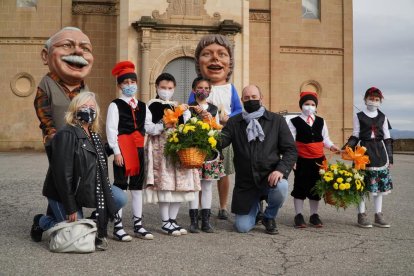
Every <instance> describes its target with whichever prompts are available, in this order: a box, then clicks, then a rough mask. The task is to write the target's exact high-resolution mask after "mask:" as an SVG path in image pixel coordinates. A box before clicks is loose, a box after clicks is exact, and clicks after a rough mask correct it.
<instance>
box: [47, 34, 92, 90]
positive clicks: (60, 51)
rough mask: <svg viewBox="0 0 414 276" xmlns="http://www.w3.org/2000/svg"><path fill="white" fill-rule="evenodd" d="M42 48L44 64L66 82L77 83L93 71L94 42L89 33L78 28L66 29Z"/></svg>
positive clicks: (69, 83)
mask: <svg viewBox="0 0 414 276" xmlns="http://www.w3.org/2000/svg"><path fill="white" fill-rule="evenodd" d="M49 42H50V43H49V45H48V48H44V49H43V50H42V53H41V55H42V59H43V61H44V64H47V65H48V66H49V70H50V72H52V73H54V74H56V75H57V76H58V77H59V78H60V79H61V80H62V81H63V82H64V83H66V84H68V85H77V84H79V83H80V82H81V81H82V80H84V79H85V77H86V76H87V75H88V74H89V73H90V72H91V69H92V65H93V61H94V59H93V55H92V44H91V42H90V40H89V38H88V36H87V35H85V34H84V33H82V31H80V30H78V29H64V30H61V31H59V32H58V33H56V34H55V35H53V36H52V37H51V39H50V40H49Z"/></svg>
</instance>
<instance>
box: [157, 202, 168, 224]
mask: <svg viewBox="0 0 414 276" xmlns="http://www.w3.org/2000/svg"><path fill="white" fill-rule="evenodd" d="M158 206H160V214H161V219H162V221H168V220H170V215H169V213H168V209H169V208H170V203H169V202H158Z"/></svg>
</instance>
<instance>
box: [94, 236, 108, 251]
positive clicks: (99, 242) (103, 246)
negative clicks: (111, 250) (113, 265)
mask: <svg viewBox="0 0 414 276" xmlns="http://www.w3.org/2000/svg"><path fill="white" fill-rule="evenodd" d="M107 249H108V240H107V239H106V238H105V237H103V238H99V237H96V238H95V250H96V251H105V250H107Z"/></svg>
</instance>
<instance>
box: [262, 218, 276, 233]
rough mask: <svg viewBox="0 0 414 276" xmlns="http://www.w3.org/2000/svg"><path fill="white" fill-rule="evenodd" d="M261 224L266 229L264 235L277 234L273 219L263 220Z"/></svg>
mask: <svg viewBox="0 0 414 276" xmlns="http://www.w3.org/2000/svg"><path fill="white" fill-rule="evenodd" d="M262 224H263V225H264V227H265V228H266V233H268V234H270V235H276V234H278V233H279V231H278V230H277V226H276V221H275V220H274V219H269V218H263V220H262Z"/></svg>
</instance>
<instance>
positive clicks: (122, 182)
mask: <svg viewBox="0 0 414 276" xmlns="http://www.w3.org/2000/svg"><path fill="white" fill-rule="evenodd" d="M137 154H138V158H139V164H140V166H139V173H138V174H137V175H134V176H130V177H128V176H126V175H125V166H122V167H119V166H117V165H116V164H115V162H114V166H113V167H114V180H115V181H114V185H115V186H117V187H119V188H120V189H122V190H127V189H129V190H142V186H143V185H144V180H145V158H144V148H137ZM128 178H129V182H128Z"/></svg>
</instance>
